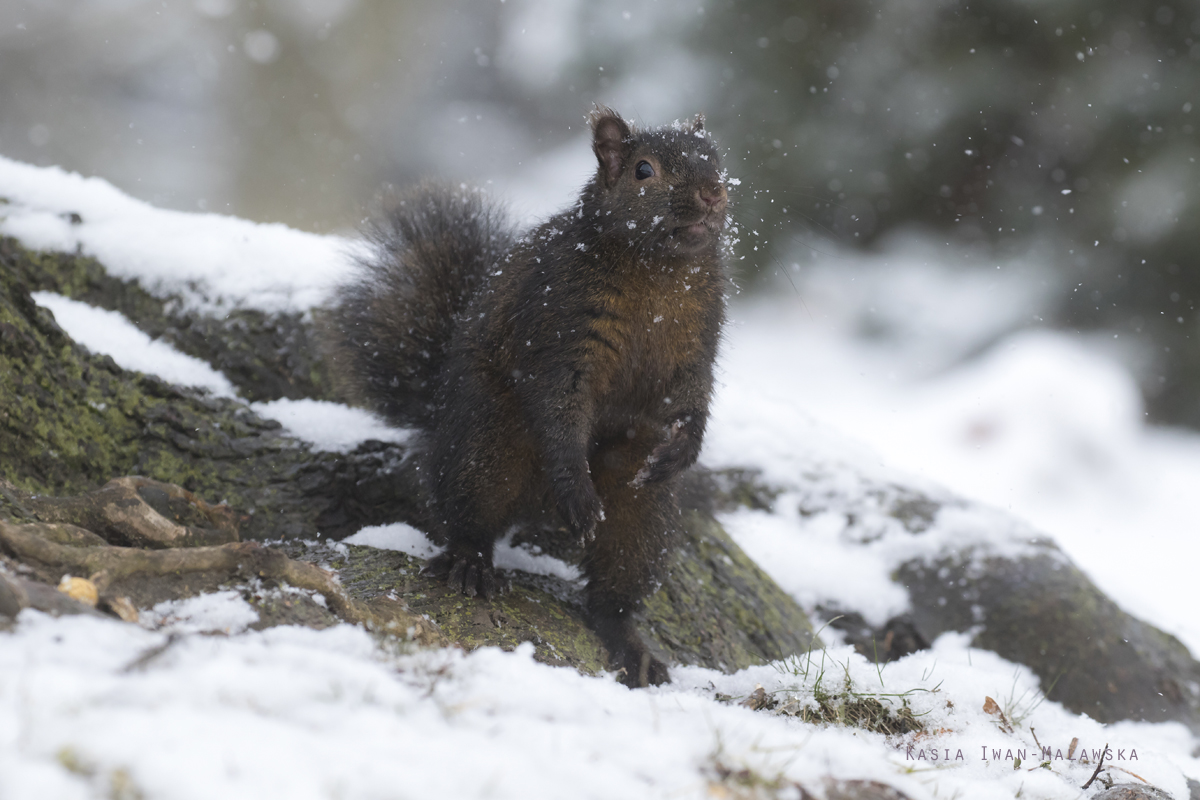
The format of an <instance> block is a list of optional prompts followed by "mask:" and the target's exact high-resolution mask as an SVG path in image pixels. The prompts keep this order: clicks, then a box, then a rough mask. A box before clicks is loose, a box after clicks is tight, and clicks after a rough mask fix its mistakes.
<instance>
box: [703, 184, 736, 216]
mask: <svg viewBox="0 0 1200 800" xmlns="http://www.w3.org/2000/svg"><path fill="white" fill-rule="evenodd" d="M696 194H697V195H698V196H699V198H700V203H701V204H702V205H704V206H705V207H707V208H708V210H709V211H710V212H711V213H714V214H720V213H721V212H722V211H724V210H725V203H726V202H727V200H728V195H727V194H726V192H725V187H724V186H722V185H721V184H719V183H716V184H712V185H710V186H701V187H700V189H699V190H697V192H696Z"/></svg>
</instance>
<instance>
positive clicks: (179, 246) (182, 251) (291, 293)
mask: <svg viewBox="0 0 1200 800" xmlns="http://www.w3.org/2000/svg"><path fill="white" fill-rule="evenodd" d="M0 187H3V192H4V198H5V199H6V200H8V203H7V204H5V205H2V206H0V234H4V235H6V236H13V237H15V238H17V239H18V240H20V242H21V243H22V244H23V245H25V246H26V247H29V248H31V249H35V250H57V251H60V252H67V253H73V252H76V250H79V251H81V252H83V253H86V254H87V255H90V256H95V257H96V258H97V259H99V260H100V261H101V262H102V263H103V264H104V266H105V269H107V270H108V273H109V274H110V275H113V276H115V277H118V278H131V279H132V278H137V279H139V280H140V281H142V283H143V284H144V285H145V286H146V287H147V288H148V289H150V290H151V291H154V292H158V293H161V292H169V293H172V294H177V295H179V296H180V297H181V298H183V299H184V301H185V302H187V303H188V304H189V305H191V306H194V307H204V308H210V309H212V308H220V307H229V306H239V305H250V306H253V307H255V308H260V309H263V310H265V311H307V310H308V309H310V308H312V307H313V306H316V305H319V304H320V303H322V302H323V301H324V300H325V299H326V298H327V297H328V296H329V294H330V292H331V290H332V288H333V287H334V286H335V285H336V284H337V283H338V282H340V281H341V280H343V279H345V277H346V276H347V275H348V273H349V272H350V270H351V269H352V259H351V258H350V254H351V252H352V245H351V243H350V242H349V241H347V240H345V239H341V238H338V237H335V236H318V235H316V234H312V233H305V232H303V231H297V230H294V229H292V228H288V227H287V226H285V225H280V224H257V223H253V222H248V221H246V220H242V219H236V218H234V217H225V216H220V215H217V214H189V213H185V212H182V211H168V210H164V209H159V208H154V207H153V206H150V205H148V204H146V203H143V202H141V201H140V200H135V199H133V198H131V197H129V196H128V195H125V194H123V193H122V192H120V191H118V190H117V189H115V188H114V187H113V186H112V185H111V184H109V183H108V182H106V181H104V180H101V179H100V178H84V177H83V176H81V175H79V174H77V173H73V172H66V171H64V170H61V169H59V168H57V167H45V168H44V167H34V166H31V165H29V164H22V163H20V162H18V161H12V160H10V159H7V158H3V157H0ZM72 214H77V215H78V217H79V219H80V220H81V221H80V222H78V223H72V221H71V215H72Z"/></svg>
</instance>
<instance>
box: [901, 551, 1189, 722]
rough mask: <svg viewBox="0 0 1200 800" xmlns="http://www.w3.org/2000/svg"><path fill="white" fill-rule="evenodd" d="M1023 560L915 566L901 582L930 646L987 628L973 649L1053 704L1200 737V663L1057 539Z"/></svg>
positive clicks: (969, 557)
mask: <svg viewBox="0 0 1200 800" xmlns="http://www.w3.org/2000/svg"><path fill="white" fill-rule="evenodd" d="M1031 546H1032V547H1033V548H1034V549H1035V552H1034V553H1033V554H1030V555H1025V556H1021V557H1011V558H1009V557H1000V556H986V555H985V556H982V557H979V558H975V557H974V554H973V553H971V552H964V553H961V554H957V555H955V556H951V557H946V558H943V559H940V560H937V561H935V562H933V563H928V564H927V563H924V562H910V563H907V564H905V565H904V566H903V567H902V568H901V569H900V570H899V572H898V574H897V576H896V578H897V580H899V581H900V582H901V583H903V584H904V585H905V586H906V587H908V590H909V594H910V596H911V598H912V613H911V620H912V624H913V625H914V626H915V628H916V629H917V630H918V631H919V632H920V633H921V635H922V636H924V638H925V639H927V640H929V641H932V640H933V639H934V638H935V637H937V636H938V635H939V634H941V633H943V632H945V631H968V630H971V629H973V628H979V629H980V630H979V633H978V634H977V635H976V636H975V639H974V642H973V645H974V646H975V647H979V648H981V649H985V650H991V651H993V652H995V653H997V654H998V655H1001V656H1003V657H1004V658H1007V659H1009V660H1010V661H1015V662H1017V663H1019V664H1024V665H1026V666H1028V667H1029V668H1030V669H1032V670H1033V671H1034V672H1035V673H1036V674H1037V676H1038V677H1039V678H1040V679H1041V683H1042V688H1043V691H1044V692H1045V694H1046V697H1048V698H1049V699H1051V700H1056V701H1058V702H1060V703H1062V704H1063V705H1064V706H1066V707H1067V708H1069V709H1071V710H1072V711H1075V712H1078V713H1084V714H1087V715H1088V716H1090V717H1092V718H1093V719H1096V720H1099V721H1100V722H1116V721H1118V720H1122V719H1135V720H1146V721H1150V722H1162V721H1166V720H1176V721H1180V722H1183V723H1185V724H1186V725H1188V726H1189V727H1190V728H1191V729H1192V730H1193V731H1200V664H1198V663H1197V662H1196V661H1195V660H1194V659H1193V658H1192V656H1191V653H1189V652H1188V649H1187V647H1185V646H1184V645H1183V644H1182V643H1181V642H1179V640H1177V639H1176V638H1175V637H1173V636H1171V635H1169V634H1167V633H1164V632H1162V631H1160V630H1159V629H1158V628H1155V627H1154V626H1153V625H1150V624H1148V623H1145V622H1142V621H1141V620H1139V619H1136V618H1135V617H1132V616H1130V615H1129V614H1127V613H1125V612H1124V611H1122V610H1121V609H1120V607H1118V606H1117V604H1116V603H1114V602H1113V601H1112V600H1110V599H1109V598H1108V597H1107V596H1105V595H1104V593H1103V592H1101V591H1100V590H1099V589H1098V588H1097V587H1096V585H1095V584H1094V583H1092V581H1091V580H1090V579H1089V578H1088V577H1087V576H1086V575H1085V574H1083V572H1082V571H1080V569H1079V568H1078V567H1076V566H1075V565H1074V564H1073V563H1071V561H1070V559H1068V558H1067V557H1066V556H1065V555H1064V554H1063V553H1062V551H1060V550H1059V549H1058V548H1057V547H1056V546H1055V545H1054V544H1053V543H1052V542H1049V541H1045V540H1039V541H1037V542H1034V543H1032V544H1031Z"/></svg>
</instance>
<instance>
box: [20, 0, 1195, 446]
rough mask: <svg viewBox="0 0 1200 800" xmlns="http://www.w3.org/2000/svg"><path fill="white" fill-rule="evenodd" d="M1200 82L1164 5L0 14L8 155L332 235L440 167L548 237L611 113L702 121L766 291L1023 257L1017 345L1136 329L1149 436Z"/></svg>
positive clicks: (222, 7) (710, 3)
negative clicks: (605, 113) (498, 198)
mask: <svg viewBox="0 0 1200 800" xmlns="http://www.w3.org/2000/svg"><path fill="white" fill-rule="evenodd" d="M1198 67H1200V9H1198V8H1197V7H1196V5H1195V3H1182V2H1168V3H1164V2H1161V0H1055V1H1054V2H1046V1H1044V0H974V1H973V2H966V1H965V0H964V1H962V2H948V1H946V0H810V1H809V2H803V3H795V2H777V1H773V0H742V1H741V2H737V3H734V2H729V0H659V1H658V2H640V3H629V2H625V0H592V1H591V2H586V3H585V2H582V1H581V0H483V1H481V2H465V1H462V0H458V1H456V0H444V1H443V2H439V3H415V2H398V1H397V0H253V1H252V0H193V1H191V2H184V1H183V0H180V1H179V2H171V3H161V2H151V0H89V2H83V3H80V2H67V0H37V2H22V1H21V0H8V1H7V2H5V3H3V4H2V6H0V108H3V113H2V114H0V153H3V154H4V155H7V156H8V157H10V158H16V159H20V160H23V161H28V162H32V163H35V164H58V165H61V166H63V167H65V168H67V169H71V170H77V171H80V172H83V173H85V174H94V175H99V176H102V177H104V178H106V179H107V180H109V181H111V182H112V183H114V184H116V185H117V186H118V187H120V188H121V189H123V190H125V191H126V192H129V193H130V194H133V195H135V196H137V197H140V198H143V199H145V200H148V201H149V202H152V203H154V204H156V205H160V206H167V207H174V208H179V209H188V210H211V211H216V212H220V213H229V214H235V215H238V216H243V217H248V218H251V219H255V220H261V221H280V222H284V223H287V224H289V225H293V226H297V227H300V228H304V229H309V230H313V231H339V230H346V229H349V228H352V227H353V226H354V225H355V224H356V223H357V221H358V220H359V219H360V217H361V215H362V214H363V209H364V208H366V207H367V206H368V201H369V200H370V198H371V197H372V196H373V195H374V194H375V192H376V191H377V190H378V189H379V187H380V186H381V184H383V183H385V182H393V183H405V182H408V181H411V180H414V179H417V178H420V177H423V176H428V175H439V176H443V177H450V178H454V179H463V180H470V181H473V182H479V183H485V184H486V182H487V181H492V182H493V183H494V184H495V185H496V186H497V194H501V195H502V196H504V197H506V198H508V199H509V200H510V201H511V202H512V203H513V205H514V208H515V210H516V212H517V213H518V215H520V216H521V217H522V218H525V219H533V218H536V217H537V216H538V215H541V214H545V213H548V212H550V211H552V210H553V209H555V208H557V207H559V206H562V205H564V204H565V203H566V202H568V201H569V199H570V197H571V194H572V192H573V190H574V188H575V187H577V186H578V185H579V184H580V183H581V182H582V181H583V180H584V179H585V178H586V175H587V173H588V171H589V170H590V167H591V165H590V162H589V160H588V159H589V155H588V152H587V148H586V146H585V145H583V144H581V142H580V140H581V136H582V131H581V128H582V124H583V116H584V114H585V112H586V111H587V110H588V108H589V107H590V105H591V104H592V102H593V101H602V102H607V103H610V104H612V105H614V106H615V107H616V108H618V109H619V110H621V111H622V112H623V113H624V114H625V115H626V116H628V117H632V118H634V119H635V120H638V121H640V122H643V123H644V124H662V123H664V122H668V121H671V120H673V119H676V118H679V117H686V116H690V115H691V114H693V113H695V112H696V111H703V112H704V113H705V114H707V116H708V120H709V128H710V129H711V130H712V131H714V132H715V133H716V134H717V135H718V137H719V140H720V141H721V142H722V143H723V144H724V146H725V147H727V148H728V165H729V167H730V168H731V173H732V174H734V175H736V176H738V177H740V178H741V179H742V191H741V192H740V195H739V196H738V197H737V198H736V200H737V203H738V208H739V211H738V214H739V218H740V220H741V221H742V222H743V229H744V230H743V234H744V235H743V237H742V242H741V244H740V245H739V246H740V247H741V248H742V251H741V255H744V256H746V258H745V259H744V260H743V261H742V262H741V266H742V270H741V274H740V278H741V283H742V284H743V286H744V287H745V288H746V289H747V290H748V291H754V290H755V288H756V287H761V286H763V285H769V286H777V285H778V284H779V281H778V280H775V281H771V280H767V279H768V278H770V277H771V276H773V275H777V274H778V273H781V272H784V271H788V272H790V273H793V274H789V275H787V276H786V277H787V278H788V279H789V281H790V282H791V283H792V284H793V285H796V286H797V287H800V285H801V284H804V283H805V282H806V281H810V280H811V279H812V273H814V272H817V273H819V272H820V269H815V268H813V265H814V264H816V263H817V262H822V261H823V259H822V258H821V256H823V255H831V256H835V257H836V258H838V259H849V261H848V262H846V263H841V264H838V265H836V269H837V271H846V270H852V269H855V268H854V267H853V266H851V265H850V262H854V261H855V259H854V255H855V254H863V253H866V254H871V253H880V252H887V251H889V249H890V250H892V251H894V250H896V248H900V249H904V248H905V247H919V246H921V243H922V242H923V243H924V246H925V247H926V248H927V249H928V248H929V247H933V248H935V249H936V248H941V250H940V251H938V252H939V253H940V255H938V259H937V260H938V261H939V264H940V266H941V267H942V268H943V270H942V271H943V272H944V271H945V269H944V268H946V267H949V268H950V269H952V270H954V271H962V272H963V273H964V274H967V273H969V272H970V271H978V272H984V271H988V270H991V271H993V272H994V271H996V268H997V266H1001V267H1002V269H1005V268H1007V269H1010V270H1012V269H1015V268H1016V267H1017V265H1024V267H1025V268H1026V270H1027V271H1028V270H1033V271H1035V272H1036V273H1038V280H1039V281H1040V283H1039V284H1038V291H1037V292H1035V293H1034V294H1036V297H1030V298H1027V299H1026V301H1025V302H1024V306H1023V307H1022V309H1021V313H1020V314H1019V315H1017V318H1014V319H1007V320H1004V321H1003V324H1002V325H1001V327H1006V326H1007V327H1012V326H1015V325H1024V324H1048V325H1052V326H1057V327H1062V328H1066V329H1073V330H1081V331H1106V332H1107V331H1111V332H1112V333H1114V334H1117V335H1118V336H1117V341H1116V343H1115V344H1114V345H1113V347H1114V348H1115V349H1114V353H1116V355H1117V357H1119V358H1121V359H1122V360H1123V362H1124V363H1126V364H1127V365H1129V367H1130V368H1131V369H1132V370H1133V372H1134V375H1135V377H1136V379H1137V381H1138V384H1139V386H1140V390H1141V392H1142V395H1143V397H1144V399H1145V401H1146V404H1147V406H1146V407H1147V410H1148V411H1149V413H1150V416H1151V418H1152V419H1155V420H1160V421H1165V422H1169V423H1177V424H1184V425H1189V426H1192V427H1200V368H1198V367H1200V336H1198V335H1197V334H1198V333H1200V331H1198V329H1197V317H1196V315H1195V308H1194V304H1195V300H1196V297H1197V293H1198V290H1200V271H1197V269H1196V265H1195V263H1194V259H1195V258H1196V256H1195V254H1196V253H1197V252H1200V227H1198V226H1196V225H1195V224H1193V220H1194V218H1195V214H1196V191H1195V188H1196V185H1197V178H1198V171H1197V164H1196V157H1197V155H1198V152H1200V148H1198V147H1197V144H1196V134H1195V120H1196V119H1197V118H1198V117H1200V109H1197V110H1196V111H1195V113H1193V105H1194V104H1198V103H1200V97H1198V96H1197V89H1198V88H1200V69H1198ZM899 242H903V243H905V244H903V245H901V244H898V243H899ZM824 260H829V259H824ZM910 260H911V259H910ZM918 260H919V259H918ZM926 260H927V259H926ZM747 262H748V263H747ZM798 291H799V288H798ZM1006 291H1010V292H1011V290H1006ZM895 293H896V287H892V286H888V287H887V288H886V290H885V291H883V292H882V295H883V296H884V297H888V296H892V295H894V294H895ZM935 305H936V304H935ZM900 312H901V313H898V314H897V313H893V314H891V315H890V316H889V314H887V313H886V309H884V310H880V309H879V308H878V307H877V308H876V314H875V317H874V318H873V319H864V320H861V325H862V328H863V331H862V332H863V333H865V334H869V335H875V336H881V337H887V336H889V335H891V334H893V333H894V334H896V335H903V334H904V330H903V328H904V327H905V325H906V323H905V320H904V319H903V317H904V316H905V314H907V312H908V309H900ZM1001 316H1003V315H1001ZM893 317H900V318H898V319H897V318H893ZM908 322H909V323H911V322H912V320H909V321H908ZM997 324H999V323H997ZM993 327H995V326H993ZM996 333H997V331H995V330H989V332H988V334H989V335H995V334H996ZM971 338H972V337H968V339H971ZM965 344H968V345H970V347H968V348H967V349H968V350H969V349H971V348H977V347H979V346H986V344H987V342H986V341H974V340H972V341H969V342H966V343H965ZM960 349H961V348H960ZM955 355H956V356H960V355H962V353H958V352H956V354H955Z"/></svg>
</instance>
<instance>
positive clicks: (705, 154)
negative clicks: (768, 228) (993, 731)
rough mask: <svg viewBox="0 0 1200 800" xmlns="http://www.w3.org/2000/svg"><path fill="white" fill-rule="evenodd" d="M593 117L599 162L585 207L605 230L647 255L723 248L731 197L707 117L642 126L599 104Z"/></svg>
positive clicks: (597, 159) (601, 228)
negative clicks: (654, 251) (656, 250)
mask: <svg viewBox="0 0 1200 800" xmlns="http://www.w3.org/2000/svg"><path fill="white" fill-rule="evenodd" d="M589 121H590V122H591V126H592V150H593V152H595V154H596V162H597V167H596V176H595V178H593V180H592V183H591V185H590V186H589V190H590V191H587V192H585V202H584V206H583V212H584V214H585V216H591V217H594V218H595V223H596V225H597V228H598V229H599V230H600V232H601V233H602V235H604V236H605V237H606V238H613V239H617V240H619V242H622V243H623V242H626V241H627V242H628V243H629V245H634V246H636V248H637V251H638V252H641V253H645V252H647V251H648V250H650V249H652V248H656V247H658V248H665V249H667V250H669V251H673V252H676V253H679V254H682V255H688V254H694V253H698V252H701V251H704V250H706V249H709V248H712V249H714V250H715V249H716V248H717V247H718V246H719V240H720V235H721V231H722V230H724V228H725V221H726V210H727V206H728V195H727V194H726V191H725V186H724V184H723V182H722V177H723V173H722V171H721V156H720V153H719V152H718V151H717V148H716V145H715V144H714V143H713V141H712V139H711V138H710V137H709V135H708V133H707V132H706V131H705V130H704V116H703V115H700V114H698V115H696V117H695V118H694V119H692V120H691V121H690V122H687V123H683V124H680V123H675V124H674V125H670V126H666V127H662V128H654V129H648V130H643V131H639V130H637V129H636V128H634V127H633V126H632V125H631V124H629V123H628V122H626V121H625V120H623V119H622V118H621V116H620V115H619V114H617V113H616V112H615V111H613V110H612V109H611V108H607V107H605V106H597V107H596V108H595V110H593V111H592V113H591V114H590V115H589Z"/></svg>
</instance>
